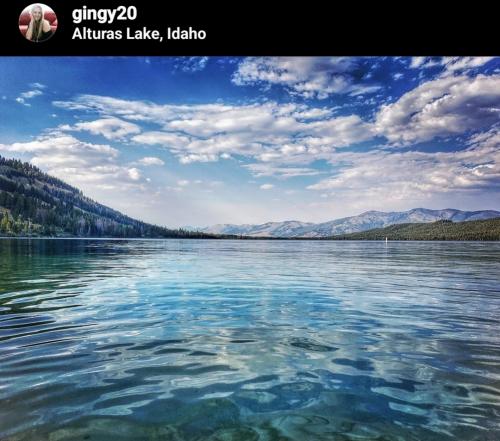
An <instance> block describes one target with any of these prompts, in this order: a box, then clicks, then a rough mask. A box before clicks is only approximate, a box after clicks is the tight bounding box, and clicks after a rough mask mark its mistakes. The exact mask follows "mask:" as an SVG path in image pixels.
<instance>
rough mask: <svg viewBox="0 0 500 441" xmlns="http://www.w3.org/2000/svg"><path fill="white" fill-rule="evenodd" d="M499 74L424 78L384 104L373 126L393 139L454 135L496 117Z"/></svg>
mask: <svg viewBox="0 0 500 441" xmlns="http://www.w3.org/2000/svg"><path fill="white" fill-rule="evenodd" d="M498 108H500V75H491V76H485V75H478V76H476V77H474V78H470V77H468V76H455V77H452V76H448V77H443V78H439V79H436V80H432V81H428V82H426V83H423V84H422V85H420V86H418V87H417V88H415V89H413V90H412V91H410V92H407V93H406V94H404V95H403V96H401V97H400V98H399V99H398V100H397V101H396V102H395V103H392V104H388V105H384V106H382V107H381V109H380V111H379V112H378V114H377V116H376V128H377V130H378V132H379V133H380V134H381V135H384V136H385V137H387V139H388V140H389V141H391V142H394V143H400V144H409V143H416V142H420V141H427V140H430V139H433V138H435V137H442V136H448V135H458V134H461V133H464V132H466V131H468V130H476V129H481V128H483V127H489V126H491V125H493V124H495V123H496V122H498V121H499V116H498V112H497V111H495V109H498Z"/></svg>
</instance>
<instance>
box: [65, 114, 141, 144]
mask: <svg viewBox="0 0 500 441" xmlns="http://www.w3.org/2000/svg"><path fill="white" fill-rule="evenodd" d="M59 129H61V130H70V131H76V132H81V131H87V132H90V133H92V134H93V135H102V136H104V137H105V138H106V139H115V140H120V139H125V138H126V137H127V136H128V135H133V134H135V133H139V132H140V131H141V129H140V128H139V126H138V125H137V124H133V123H130V122H128V121H123V120H122V119H119V118H113V117H107V118H102V119H98V120H95V121H86V122H79V123H76V124H75V125H74V126H69V125H64V126H61V127H59Z"/></svg>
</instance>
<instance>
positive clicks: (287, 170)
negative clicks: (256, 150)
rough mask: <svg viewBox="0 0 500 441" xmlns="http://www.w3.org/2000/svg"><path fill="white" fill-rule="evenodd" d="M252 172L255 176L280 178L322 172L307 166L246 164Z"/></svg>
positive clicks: (313, 174)
mask: <svg viewBox="0 0 500 441" xmlns="http://www.w3.org/2000/svg"><path fill="white" fill-rule="evenodd" d="M244 167H245V168H247V169H248V170H250V171H251V172H252V174H253V175H254V176H255V177H258V178H259V177H262V176H277V177H280V178H284V179H286V178H293V177H296V176H316V175H319V174H321V172H320V171H318V170H316V169H314V168H307V167H279V166H275V165H273V164H269V163H257V164H247V165H245V166H244Z"/></svg>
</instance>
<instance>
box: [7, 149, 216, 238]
mask: <svg viewBox="0 0 500 441" xmlns="http://www.w3.org/2000/svg"><path fill="white" fill-rule="evenodd" d="M0 235H2V236H22V235H35V236H78V237H148V238H150V237H151V238H152V237H197V238H207V237H213V235H208V234H205V233H200V232H194V233H193V232H188V231H184V230H170V229H167V228H163V227H159V226H156V225H151V224H148V223H145V222H141V221H138V220H136V219H132V218H131V217H128V216H125V215H124V214H122V213H120V212H118V211H116V210H113V209H111V208H109V207H106V206H105V205H102V204H99V203H97V202H95V201H93V200H92V199H90V198H88V197H86V196H84V195H83V193H82V192H81V191H80V190H78V189H77V188H75V187H72V186H70V185H68V184H66V183H65V182H63V181H61V180H60V179H57V178H54V177H53V176H50V175H48V174H46V173H43V172H42V171H40V170H39V169H38V168H36V167H34V166H32V165H31V164H29V163H26V162H21V161H19V160H14V159H5V158H3V157H1V156H0Z"/></svg>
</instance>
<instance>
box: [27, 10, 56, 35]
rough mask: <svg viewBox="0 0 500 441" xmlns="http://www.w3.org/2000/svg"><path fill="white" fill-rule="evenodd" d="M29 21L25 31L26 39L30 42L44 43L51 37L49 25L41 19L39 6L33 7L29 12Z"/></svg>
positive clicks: (41, 13) (41, 14)
mask: <svg viewBox="0 0 500 441" xmlns="http://www.w3.org/2000/svg"><path fill="white" fill-rule="evenodd" d="M30 15H31V20H30V24H29V25H28V30H27V31H26V38H27V39H28V40H31V41H45V40H47V39H48V38H50V36H51V35H52V29H51V28H50V23H49V21H48V20H45V18H44V17H43V9H42V7H41V6H40V5H33V7H32V8H31V11H30Z"/></svg>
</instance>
